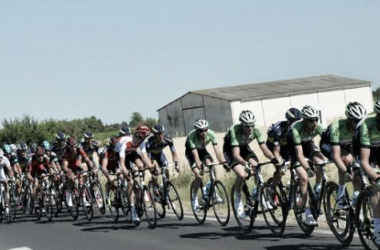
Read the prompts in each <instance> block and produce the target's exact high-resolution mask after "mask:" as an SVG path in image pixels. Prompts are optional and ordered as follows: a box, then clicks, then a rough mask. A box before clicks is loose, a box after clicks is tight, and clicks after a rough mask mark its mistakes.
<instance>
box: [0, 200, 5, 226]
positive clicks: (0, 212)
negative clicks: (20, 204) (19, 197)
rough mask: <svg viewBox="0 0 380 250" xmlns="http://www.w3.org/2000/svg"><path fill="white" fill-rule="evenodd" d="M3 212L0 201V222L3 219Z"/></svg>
mask: <svg viewBox="0 0 380 250" xmlns="http://www.w3.org/2000/svg"><path fill="white" fill-rule="evenodd" d="M3 213H4V207H3V204H1V203H0V222H2V221H3Z"/></svg>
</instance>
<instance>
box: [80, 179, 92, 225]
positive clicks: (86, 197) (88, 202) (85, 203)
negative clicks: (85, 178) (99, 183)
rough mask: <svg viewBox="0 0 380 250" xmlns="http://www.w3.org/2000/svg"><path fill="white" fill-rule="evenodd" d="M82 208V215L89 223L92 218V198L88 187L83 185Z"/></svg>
mask: <svg viewBox="0 0 380 250" xmlns="http://www.w3.org/2000/svg"><path fill="white" fill-rule="evenodd" d="M81 196H82V208H83V212H84V215H85V216H86V218H87V220H88V221H91V220H92V218H93V217H94V207H93V201H92V196H91V193H90V189H89V188H88V186H86V185H83V186H82V192H81Z"/></svg>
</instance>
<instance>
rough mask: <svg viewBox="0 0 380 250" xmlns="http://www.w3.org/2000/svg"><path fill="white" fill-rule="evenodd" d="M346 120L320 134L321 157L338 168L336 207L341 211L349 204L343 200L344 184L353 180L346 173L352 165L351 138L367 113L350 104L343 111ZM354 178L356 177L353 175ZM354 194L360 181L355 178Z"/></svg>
mask: <svg viewBox="0 0 380 250" xmlns="http://www.w3.org/2000/svg"><path fill="white" fill-rule="evenodd" d="M345 114H346V117H347V118H346V119H340V120H338V121H335V122H333V123H332V124H330V125H329V126H328V127H327V129H326V130H325V131H324V132H323V133H322V137H321V141H320V149H321V152H322V153H323V155H324V156H325V157H326V158H328V159H330V160H332V161H334V163H335V165H336V166H337V168H338V175H339V188H338V197H337V198H338V206H339V207H340V208H341V209H347V208H348V207H350V204H348V203H347V199H346V198H345V196H346V193H345V183H346V182H348V181H350V180H351V179H353V177H352V175H351V174H350V173H348V172H347V167H349V166H350V165H351V164H353V163H354V160H355V158H354V156H353V155H354V154H353V148H352V143H353V137H354V135H355V131H356V127H357V125H358V124H359V123H360V121H362V120H363V119H365V117H366V116H367V111H366V110H365V108H364V107H363V105H361V104H360V103H358V102H350V103H348V105H347V106H346V110H345ZM355 176H356V175H355ZM353 184H354V189H355V192H357V193H358V192H359V191H360V188H361V179H360V177H359V176H356V178H355V179H354V182H353Z"/></svg>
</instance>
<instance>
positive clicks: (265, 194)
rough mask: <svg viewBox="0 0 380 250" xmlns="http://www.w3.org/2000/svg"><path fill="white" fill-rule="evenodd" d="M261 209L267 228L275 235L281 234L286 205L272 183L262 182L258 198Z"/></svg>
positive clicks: (284, 222)
mask: <svg viewBox="0 0 380 250" xmlns="http://www.w3.org/2000/svg"><path fill="white" fill-rule="evenodd" d="M260 201H261V202H260V206H261V211H262V212H263V215H264V220H265V223H266V224H267V226H268V227H269V229H270V230H271V231H272V233H273V234H275V235H276V236H281V235H282V234H283V233H284V230H285V224H286V212H285V210H286V207H285V204H283V202H282V197H281V195H280V194H279V192H278V190H277V189H275V188H273V187H272V185H269V184H267V183H265V184H264V186H263V188H262V192H261V198H260Z"/></svg>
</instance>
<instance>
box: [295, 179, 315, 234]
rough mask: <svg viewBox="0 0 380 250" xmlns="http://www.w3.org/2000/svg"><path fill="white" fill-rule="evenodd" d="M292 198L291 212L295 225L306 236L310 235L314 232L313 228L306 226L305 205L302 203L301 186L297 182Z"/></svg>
mask: <svg viewBox="0 0 380 250" xmlns="http://www.w3.org/2000/svg"><path fill="white" fill-rule="evenodd" d="M292 196H293V211H294V215H295V217H296V221H297V224H298V226H299V228H300V229H301V230H302V231H303V232H304V233H305V234H306V235H310V234H311V233H312V232H313V231H314V228H315V226H309V225H307V224H306V216H305V205H304V204H303V201H302V190H301V186H300V185H299V182H295V184H294V188H293V195H292ZM309 199H310V198H309ZM310 209H312V208H310Z"/></svg>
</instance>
